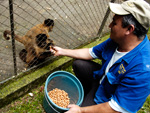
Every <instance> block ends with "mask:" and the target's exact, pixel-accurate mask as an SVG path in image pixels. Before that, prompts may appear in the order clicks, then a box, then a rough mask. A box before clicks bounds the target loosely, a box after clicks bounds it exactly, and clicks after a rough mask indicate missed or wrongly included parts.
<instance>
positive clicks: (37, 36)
mask: <svg viewBox="0 0 150 113" xmlns="http://www.w3.org/2000/svg"><path fill="white" fill-rule="evenodd" d="M53 26H54V21H53V20H51V19H46V20H45V21H44V23H42V24H38V25H36V26H34V27H32V28H31V29H30V30H29V31H28V32H27V33H26V34H25V35H24V36H19V35H16V34H15V35H14V38H15V40H17V41H19V42H20V43H22V44H23V45H24V47H25V49H23V50H22V51H21V52H20V53H19V56H20V59H22V60H23V61H24V62H26V63H27V64H28V65H29V66H32V65H35V64H36V63H39V62H40V61H41V60H44V59H45V58H47V57H49V56H51V52H47V51H48V50H49V48H50V47H51V46H53V45H54V43H53V41H52V40H51V39H48V38H49V34H48V33H49V32H51V31H52V29H53ZM9 35H11V31H9V30H5V31H4V33H3V36H4V38H5V39H6V40H9V39H10V38H9ZM46 50H47V51H46Z"/></svg>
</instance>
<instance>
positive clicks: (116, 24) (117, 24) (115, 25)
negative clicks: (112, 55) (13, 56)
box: [109, 15, 127, 43]
mask: <svg viewBox="0 0 150 113" xmlns="http://www.w3.org/2000/svg"><path fill="white" fill-rule="evenodd" d="M122 17H123V16H119V15H115V16H114V17H113V21H112V22H111V23H110V25H109V28H111V34H110V38H111V39H112V40H113V41H115V42H116V43H119V42H120V41H122V39H123V38H124V36H125V33H126V31H127V28H123V27H122Z"/></svg>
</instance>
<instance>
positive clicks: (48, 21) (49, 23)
mask: <svg viewBox="0 0 150 113" xmlns="http://www.w3.org/2000/svg"><path fill="white" fill-rule="evenodd" d="M44 25H45V26H46V27H49V32H51V31H52V29H53V27H54V20H52V19H46V20H45V21H44Z"/></svg>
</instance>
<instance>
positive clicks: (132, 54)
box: [117, 35, 149, 63]
mask: <svg viewBox="0 0 150 113" xmlns="http://www.w3.org/2000/svg"><path fill="white" fill-rule="evenodd" d="M147 42H149V40H148V37H147V35H146V36H145V38H144V40H143V41H142V42H141V43H140V44H139V45H138V46H136V47H135V48H134V49H133V50H131V51H130V52H129V53H127V54H126V55H125V56H123V57H122V58H120V59H119V60H118V61H117V62H121V61H122V60H124V61H126V62H127V63H129V62H130V61H131V60H132V59H133V58H134V57H135V56H136V55H137V53H138V52H139V51H140V50H141V49H142V48H143V47H144V46H145V45H146V43H147Z"/></svg>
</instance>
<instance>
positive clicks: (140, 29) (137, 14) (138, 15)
mask: <svg viewBox="0 0 150 113" xmlns="http://www.w3.org/2000/svg"><path fill="white" fill-rule="evenodd" d="M109 6H110V9H111V11H112V12H113V13H115V14H116V15H121V16H123V19H122V27H123V28H125V27H129V29H130V25H133V26H134V28H135V29H134V32H133V33H134V34H135V35H136V36H137V37H139V38H140V37H143V36H144V35H145V34H146V33H147V31H148V29H149V26H150V5H149V4H148V3H147V2H145V1H144V0H128V1H125V2H123V3H122V4H116V3H110V4H109Z"/></svg>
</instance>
